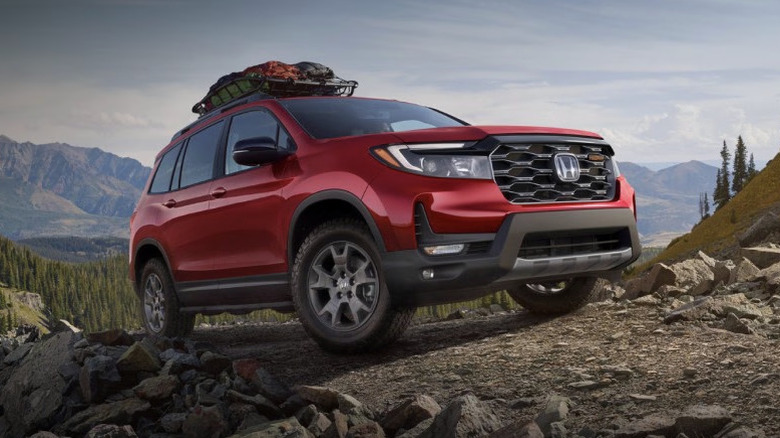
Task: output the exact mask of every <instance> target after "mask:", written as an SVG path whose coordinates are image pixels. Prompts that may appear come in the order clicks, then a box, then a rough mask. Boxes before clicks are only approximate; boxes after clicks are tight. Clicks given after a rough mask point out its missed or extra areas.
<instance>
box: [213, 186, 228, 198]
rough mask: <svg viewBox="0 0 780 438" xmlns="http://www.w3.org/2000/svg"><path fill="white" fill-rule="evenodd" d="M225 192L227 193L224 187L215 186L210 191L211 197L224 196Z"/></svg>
mask: <svg viewBox="0 0 780 438" xmlns="http://www.w3.org/2000/svg"><path fill="white" fill-rule="evenodd" d="M225 193H227V190H226V189H225V188H224V187H217V188H216V189H214V190H212V191H211V197H212V198H221V197H223V196H225Z"/></svg>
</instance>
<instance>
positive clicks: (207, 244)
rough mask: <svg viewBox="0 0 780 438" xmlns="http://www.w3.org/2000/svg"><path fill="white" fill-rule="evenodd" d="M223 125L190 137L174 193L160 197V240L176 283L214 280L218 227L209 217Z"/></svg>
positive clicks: (174, 177)
mask: <svg viewBox="0 0 780 438" xmlns="http://www.w3.org/2000/svg"><path fill="white" fill-rule="evenodd" d="M224 125H225V123H224V122H223V121H220V122H217V123H215V124H213V125H210V126H208V127H206V128H204V129H202V130H200V131H199V132H196V133H195V134H193V135H192V136H190V138H189V140H187V142H186V144H185V145H184V147H183V149H182V150H181V152H180V153H179V156H178V160H177V163H176V167H175V168H174V172H173V175H172V177H171V190H170V191H169V192H168V193H165V194H164V195H165V196H161V197H160V198H161V199H160V203H161V204H162V206H163V207H164V208H162V209H161V213H160V216H161V219H162V220H161V226H160V232H161V237H160V240H161V241H163V242H164V246H165V248H166V251H167V254H168V257H169V262H170V264H171V269H172V271H173V275H174V278H175V279H176V281H177V282H188V281H196V280H210V279H213V278H214V274H213V269H214V263H213V256H212V251H211V246H212V245H213V241H214V238H215V236H214V229H215V227H216V226H217V224H216V223H215V222H214V221H213V219H212V217H211V215H210V214H209V210H208V207H209V201H210V200H211V192H210V188H211V184H212V180H213V179H214V171H215V164H214V162H215V159H216V157H217V151H218V150H219V144H220V141H221V139H222V135H223V132H222V131H223V128H224Z"/></svg>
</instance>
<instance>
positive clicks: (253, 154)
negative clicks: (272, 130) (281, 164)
mask: <svg viewBox="0 0 780 438" xmlns="http://www.w3.org/2000/svg"><path fill="white" fill-rule="evenodd" d="M291 154H292V152H290V151H286V150H279V149H278V148H277V147H276V142H275V141H274V140H273V139H272V138H270V137H252V138H247V139H244V140H240V141H238V142H236V146H235V148H233V161H235V162H236V163H238V164H241V165H242V166H260V165H263V164H269V163H273V162H275V161H279V160H281V159H283V158H285V157H287V156H289V155H291Z"/></svg>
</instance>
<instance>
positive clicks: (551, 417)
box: [534, 395, 571, 436]
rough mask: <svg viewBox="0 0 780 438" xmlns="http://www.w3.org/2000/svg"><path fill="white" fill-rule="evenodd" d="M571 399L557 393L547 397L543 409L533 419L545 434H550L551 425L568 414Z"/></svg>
mask: <svg viewBox="0 0 780 438" xmlns="http://www.w3.org/2000/svg"><path fill="white" fill-rule="evenodd" d="M570 406H571V400H570V399H568V398H566V397H561V396H559V395H551V396H550V397H549V398H547V402H546V403H545V406H544V410H542V412H540V413H539V415H537V416H536V418H535V419H534V421H535V422H536V424H537V425H539V429H540V430H541V431H542V433H543V434H544V435H545V436H549V435H550V430H551V425H552V424H553V423H556V422H559V421H563V420H565V419H566V418H568V416H569V407H570Z"/></svg>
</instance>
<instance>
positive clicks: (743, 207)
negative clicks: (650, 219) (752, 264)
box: [639, 157, 780, 261]
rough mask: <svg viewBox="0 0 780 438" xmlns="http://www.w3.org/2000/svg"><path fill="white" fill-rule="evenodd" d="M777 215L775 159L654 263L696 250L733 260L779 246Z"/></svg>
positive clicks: (779, 193)
mask: <svg viewBox="0 0 780 438" xmlns="http://www.w3.org/2000/svg"><path fill="white" fill-rule="evenodd" d="M779 214H780V160H778V159H777V157H775V159H773V160H771V161H770V162H769V163H767V165H766V167H765V168H764V169H763V170H761V172H759V174H758V175H756V176H755V178H753V179H752V180H751V181H750V182H749V183H748V184H747V185H746V186H745V187H744V188H743V189H742V191H740V192H739V193H738V194H737V195H736V196H734V198H732V199H731V200H730V201H729V202H728V203H727V204H726V205H725V206H724V207H723V208H721V209H720V210H718V211H716V212H714V213H713V215H712V216H711V217H709V218H707V219H706V220H704V221H702V222H701V223H700V224H698V225H697V226H696V227H694V228H693V229H692V230H691V231H690V232H689V233H687V234H685V235H683V236H680V238H678V239H675V240H674V241H673V242H672V243H671V244H670V245H669V246H668V248H666V250H665V251H664V252H662V253H661V254H659V255H658V257H656V259H655V261H664V260H676V259H681V258H684V257H688V256H691V255H692V254H694V253H695V252H696V251H698V250H703V251H705V252H707V253H710V254H715V255H718V256H721V257H723V258H734V257H738V256H739V251H740V248H741V247H746V246H751V245H758V244H760V243H768V242H773V243H778V242H780V225H779V224H780V220H779V219H778V217H780V216H778V215H779ZM642 215H643V213H642V211H641V207H640V211H639V216H640V217H641V216H642Z"/></svg>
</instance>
